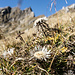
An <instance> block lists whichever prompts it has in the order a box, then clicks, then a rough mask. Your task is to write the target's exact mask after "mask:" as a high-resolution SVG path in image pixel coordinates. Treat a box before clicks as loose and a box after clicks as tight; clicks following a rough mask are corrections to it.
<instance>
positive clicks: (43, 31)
mask: <svg viewBox="0 0 75 75" xmlns="http://www.w3.org/2000/svg"><path fill="white" fill-rule="evenodd" d="M43 17H45V16H44V15H39V16H37V17H35V14H34V12H33V11H32V8H31V7H29V8H26V9H25V10H20V9H19V8H18V7H14V8H11V7H10V6H8V7H5V8H0V60H1V61H0V73H1V75H10V74H12V75H19V74H20V75H27V74H29V75H39V74H40V75H75V4H72V5H70V6H67V7H63V8H62V9H61V10H59V11H57V12H56V13H55V14H53V15H51V16H49V17H47V19H48V20H46V21H45V20H41V21H39V22H38V23H36V26H34V23H35V22H36V21H37V20H38V19H40V18H43Z"/></svg>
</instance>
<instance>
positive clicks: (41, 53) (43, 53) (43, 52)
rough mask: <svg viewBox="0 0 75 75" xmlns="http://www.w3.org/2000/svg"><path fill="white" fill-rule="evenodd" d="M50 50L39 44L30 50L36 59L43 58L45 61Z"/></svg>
mask: <svg viewBox="0 0 75 75" xmlns="http://www.w3.org/2000/svg"><path fill="white" fill-rule="evenodd" d="M50 51H51V50H47V48H45V46H44V47H43V48H42V47H41V46H38V47H35V48H34V49H33V52H31V55H32V56H33V57H35V58H36V59H39V60H43V59H44V60H45V61H46V58H49V57H50V56H51V55H50ZM33 57H32V58H33Z"/></svg>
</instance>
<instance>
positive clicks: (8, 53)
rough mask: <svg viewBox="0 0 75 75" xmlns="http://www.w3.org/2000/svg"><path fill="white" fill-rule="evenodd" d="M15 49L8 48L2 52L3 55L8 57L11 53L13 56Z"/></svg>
mask: <svg viewBox="0 0 75 75" xmlns="http://www.w3.org/2000/svg"><path fill="white" fill-rule="evenodd" d="M14 49H15V48H11V49H8V50H7V51H4V52H3V54H2V55H3V57H4V58H6V57H7V56H9V55H10V56H11V55H12V54H13V53H14Z"/></svg>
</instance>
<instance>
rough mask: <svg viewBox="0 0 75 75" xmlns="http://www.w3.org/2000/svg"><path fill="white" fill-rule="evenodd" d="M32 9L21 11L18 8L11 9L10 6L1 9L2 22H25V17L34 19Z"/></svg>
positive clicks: (0, 18)
mask: <svg viewBox="0 0 75 75" xmlns="http://www.w3.org/2000/svg"><path fill="white" fill-rule="evenodd" d="M32 13H33V12H32V9H31V7H29V8H26V9H25V10H20V9H19V8H18V7H14V8H11V7H10V6H7V7H4V8H0V21H1V22H7V21H9V20H11V21H14V20H23V19H24V18H25V17H27V16H29V17H34V13H33V14H32Z"/></svg>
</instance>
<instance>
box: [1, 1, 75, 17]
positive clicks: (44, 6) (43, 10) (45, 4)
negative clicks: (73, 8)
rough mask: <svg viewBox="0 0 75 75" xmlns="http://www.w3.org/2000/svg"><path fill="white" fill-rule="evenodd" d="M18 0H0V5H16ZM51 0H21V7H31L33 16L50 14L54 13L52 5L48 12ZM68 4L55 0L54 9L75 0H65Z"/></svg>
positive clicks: (58, 8)
mask: <svg viewBox="0 0 75 75" xmlns="http://www.w3.org/2000/svg"><path fill="white" fill-rule="evenodd" d="M18 1H19V0H0V7H6V6H10V7H16V6H17V4H18ZM50 1H51V0H23V1H22V5H21V9H22V10H23V9H25V8H28V7H31V8H32V10H33V12H34V13H35V16H39V15H43V14H44V15H45V16H50V15H52V14H53V13H55V10H54V6H53V7H52V12H50V4H51V2H50ZM67 2H68V4H66V3H65V0H56V9H57V11H58V10H60V9H61V8H62V7H63V6H65V7H66V6H68V5H71V4H73V3H75V0H67Z"/></svg>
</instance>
